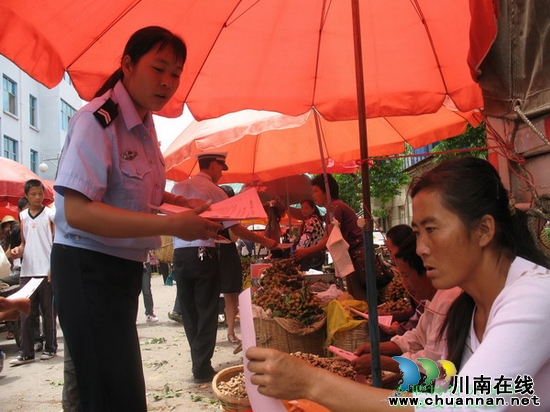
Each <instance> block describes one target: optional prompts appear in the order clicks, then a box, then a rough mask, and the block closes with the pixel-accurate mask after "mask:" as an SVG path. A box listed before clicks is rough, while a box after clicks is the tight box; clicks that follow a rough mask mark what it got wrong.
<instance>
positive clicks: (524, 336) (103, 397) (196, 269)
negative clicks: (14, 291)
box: [0, 26, 550, 412]
mask: <svg viewBox="0 0 550 412" xmlns="http://www.w3.org/2000/svg"><path fill="white" fill-rule="evenodd" d="M186 57H187V49H186V45H185V43H184V42H183V41H182V39H180V38H179V37H178V36H176V35H174V34H173V33H171V32H169V31H168V30H166V29H164V28H161V27H157V26H150V27H146V28H143V29H140V30H138V31H136V32H135V33H134V34H133V35H132V37H131V38H130V39H129V41H128V43H127V44H126V47H125V49H124V51H123V54H122V58H121V60H120V66H119V67H118V69H117V70H116V71H115V72H114V73H113V74H112V76H110V77H109V79H107V81H106V82H105V83H104V84H103V85H102V86H101V87H100V88H99V90H98V91H97V93H96V97H95V98H94V99H93V100H92V101H91V102H89V103H88V104H87V105H86V106H84V107H83V108H82V109H80V110H79V111H78V112H77V113H76V114H75V115H74V116H73V118H72V119H71V122H70V125H69V130H68V133H67V138H66V141H65V145H64V148H63V151H62V156H61V158H60V161H59V167H58V172H57V178H56V181H55V184H54V189H55V192H56V196H55V214H54V213H53V212H52V209H51V208H49V207H47V206H44V205H43V200H44V186H43V184H42V183H41V182H40V181H38V180H30V181H28V182H27V183H26V184H25V187H24V193H25V196H24V198H25V199H26V201H27V202H28V204H27V205H26V206H21V212H20V214H19V219H14V218H11V219H10V218H9V217H7V218H4V219H2V232H3V234H4V235H5V238H6V241H5V243H6V245H5V255H6V258H9V259H10V261H11V266H12V271H11V273H10V274H9V276H7V277H5V279H6V281H11V282H12V284H19V285H20V286H21V287H23V286H25V285H26V284H27V283H28V282H29V281H31V279H38V280H41V282H40V284H39V286H38V287H37V289H36V291H35V292H34V293H33V294H32V295H31V297H30V299H29V300H15V301H8V300H5V299H0V312H2V316H3V319H6V320H9V319H16V318H17V317H19V318H20V320H21V327H22V333H21V347H20V353H19V355H18V356H17V357H16V358H15V359H12V360H10V364H11V365H14V366H17V365H22V364H25V363H31V362H33V361H34V360H35V359H36V353H35V352H37V351H41V354H40V359H41V360H49V359H51V358H53V357H54V356H56V351H57V336H56V326H57V325H56V318H58V319H59V323H60V326H61V328H62V331H63V336H64V339H65V353H66V356H65V362H64V368H65V375H64V376H65V381H66V382H65V386H66V387H65V388H64V392H63V406H64V410H67V411H69V410H81V411H136V412H139V411H146V410H147V402H146V392H145V382H144V377H143V369H142V362H141V353H140V347H139V338H138V334H137V329H136V317H137V312H138V303H139V295H140V294H141V293H142V294H143V299H144V306H145V316H146V320H147V321H148V322H157V321H158V318H157V316H156V315H155V314H154V311H153V307H154V305H153V297H152V294H151V284H150V278H151V262H150V254H149V253H150V251H152V250H155V249H157V248H158V247H159V246H160V239H159V236H160V235H168V236H172V237H173V238H174V239H175V240H174V257H173V276H174V279H175V282H176V290H177V292H176V296H175V305H174V310H173V312H172V314H174V316H176V314H177V315H179V317H177V320H178V321H181V323H182V324H183V328H184V330H185V336H186V339H187V342H188V344H189V347H190V351H191V372H192V375H193V378H194V382H196V383H206V382H210V381H211V380H212V378H213V377H214V375H215V374H216V373H217V371H216V370H215V369H214V367H213V365H212V357H213V355H214V350H215V345H216V335H217V329H218V315H219V314H220V311H219V302H220V294H223V298H224V307H225V321H226V322H227V340H228V341H229V342H231V343H233V344H239V343H240V339H239V337H238V336H237V335H236V333H235V319H236V317H237V314H238V294H239V293H240V292H241V290H242V267H241V260H240V257H239V250H238V249H237V246H236V241H237V239H241V240H242V242H244V241H248V242H254V243H257V244H261V245H263V246H264V247H265V248H266V249H268V250H272V251H275V250H277V246H278V244H279V241H278V240H275V239H272V238H270V237H269V236H264V235H260V234H258V233H256V232H253V231H250V230H248V229H247V228H245V227H244V226H242V225H241V224H240V222H239V221H236V220H232V221H223V222H213V221H209V220H207V219H204V218H202V217H201V216H200V214H201V213H202V212H203V211H205V210H207V209H208V207H209V206H210V205H211V204H212V203H216V202H220V201H223V200H225V199H227V198H228V196H231V195H232V193H231V191H230V190H229V189H228V188H224V187H220V186H219V185H218V182H219V180H220V178H221V176H222V174H223V172H224V171H225V170H228V167H229V165H228V164H227V162H226V161H227V153H220V152H205V153H201V154H199V155H198V156H197V160H198V164H199V169H200V171H199V173H198V174H197V175H195V176H193V177H191V178H190V179H188V180H185V181H182V182H179V183H177V184H176V185H175V186H174V187H173V189H172V191H171V192H166V191H165V190H164V187H165V183H166V180H165V170H164V163H163V159H162V154H161V152H160V149H159V144H158V140H157V135H156V131H155V127H154V123H153V119H152V113H153V112H155V111H159V110H160V109H162V108H163V107H164V106H165V104H166V103H167V102H168V101H169V99H170V98H171V97H172V95H173V94H174V93H175V91H176V89H177V87H178V85H179V82H180V77H181V73H182V71H183V68H184V64H185V61H186ZM410 196H411V198H412V206H413V220H412V225H411V226H410V227H409V226H405V225H399V226H398V227H395V228H392V230H390V231H388V235H387V241H386V245H387V248H388V250H389V252H390V256H391V259H392V261H393V262H394V264H395V265H396V267H397V270H398V272H399V274H400V278H401V280H402V282H403V285H404V286H405V288H406V290H407V293H408V294H409V298H410V300H411V302H413V309H412V310H411V312H410V313H408V315H407V317H406V319H403V320H402V321H401V322H396V323H395V324H393V325H392V326H391V327H387V328H385V329H384V332H385V333H386V334H387V335H388V336H387V338H388V339H387V340H386V341H385V342H382V344H381V345H380V349H381V350H380V352H381V355H382V366H383V368H384V369H387V370H393V371H395V372H399V364H398V362H396V360H395V359H393V357H394V356H402V357H406V358H408V359H410V360H412V361H419V359H420V360H421V359H424V358H428V359H432V360H434V361H438V360H441V359H447V360H449V361H451V362H453V363H454V365H456V368H457V370H458V376H460V377H466V378H467V377H475V376H485V377H487V378H488V379H489V380H490V381H491V382H492V383H495V382H496V381H497V379H499V377H500V378H502V377H511V378H515V377H517V376H526V375H528V376H530V377H531V378H532V380H533V383H534V385H535V386H534V388H535V390H536V396H537V400H538V401H539V402H540V405H542V407H543V410H546V409H548V408H550V395H549V394H548V393H547V391H545V390H544V389H545V388H548V387H550V349H547V346H548V345H546V346H545V345H544V344H543V345H537V346H536V350H526V348H533V345H534V343H537V342H538V343H540V342H547V341H548V340H549V338H550V331H549V330H548V328H545V327H544V324H545V321H546V315H547V314H548V313H550V300H549V299H548V295H549V294H550V271H549V269H548V267H550V264H549V261H548V257H547V256H545V255H544V253H542V252H541V250H540V249H539V248H538V247H537V245H536V244H535V242H534V240H533V238H532V237H531V236H530V235H529V233H528V230H527V226H526V223H525V216H524V214H523V213H522V212H521V211H519V210H515V209H511V208H510V207H509V196H508V192H507V191H506V189H505V188H504V186H503V184H502V182H501V180H500V177H499V175H498V173H497V171H496V170H495V169H494V168H493V167H492V166H491V165H490V164H489V163H488V162H487V161H484V160H480V159H475V158H462V159H457V160H452V161H448V162H445V163H442V164H440V165H438V166H436V167H435V168H433V169H432V170H430V171H428V172H426V173H425V174H423V175H422V176H420V177H419V178H417V179H416V180H415V181H414V182H413V183H412V185H411V188H410ZM162 203H171V204H174V205H178V206H184V207H187V208H190V209H191V210H187V211H184V212H180V213H176V214H173V215H161V214H157V213H156V210H155V206H156V207H158V206H160V205H161V204H162ZM319 207H323V208H325V209H326V211H327V213H326V214H325V215H324V216H322V215H321V214H320V211H319ZM301 212H302V215H303V223H302V225H301V226H300V228H299V231H298V234H297V237H296V239H295V242H294V244H293V247H292V254H291V258H292V259H294V260H296V261H297V262H299V263H300V267H301V269H302V270H308V269H316V270H321V269H322V267H323V265H324V263H325V259H326V246H327V241H328V238H329V236H330V234H331V232H332V230H333V228H334V227H335V226H334V225H336V224H337V225H338V226H339V229H340V231H341V233H342V236H343V238H344V240H345V241H346V242H347V243H348V244H349V256H350V258H351V261H352V264H353V271H352V272H351V273H350V274H348V275H347V277H346V285H347V290H348V292H349V293H350V294H351V295H352V297H353V298H354V299H357V300H366V292H367V291H366V282H365V276H364V273H365V258H366V257H365V255H364V253H365V251H364V242H363V235H364V233H363V230H362V228H360V227H359V226H358V224H357V215H356V213H355V211H354V210H353V209H352V208H351V207H349V206H348V205H347V204H346V203H344V202H343V201H342V200H341V199H340V198H339V188H338V184H337V182H336V180H335V179H334V178H333V177H332V176H331V175H318V176H316V177H315V178H313V179H312V199H304V200H303V201H302V202H301ZM18 220H19V221H18ZM220 234H221V236H220ZM16 279H17V280H16ZM380 288H382V286H380ZM14 311H15V312H14ZM113 313H116V314H117V315H116V316H112V314H113ZM39 319H41V321H40V320H39ZM39 325H42V326H41V328H40V326H39ZM37 333H38V335H39V336H43V344H42V345H43V346H41V347H38V346H36V335H37ZM104 336H109V339H104V338H103V337H104ZM41 339H42V338H41ZM113 348H123V351H124V356H121V354H120V351H119V350H113ZM370 351H371V347H370V344H369V343H368V342H365V344H364V345H361V346H360V347H359V348H357V350H356V351H355V354H356V355H357V359H355V360H354V361H352V365H353V367H354V368H355V370H356V371H357V372H358V373H359V374H362V375H368V374H370V372H371V363H372V362H371V353H370ZM245 356H246V357H247V358H248V369H249V371H250V372H251V373H252V377H251V381H252V383H253V384H255V385H257V386H258V391H259V392H260V393H261V394H264V395H267V396H270V397H274V398H278V399H299V398H305V399H310V400H312V401H314V402H317V403H319V404H321V405H323V406H325V407H326V408H328V409H330V410H334V411H359V410H360V411H370V410H372V411H383V410H390V408H392V406H390V405H389V403H388V402H387V401H386V400H387V398H388V397H391V396H393V394H394V392H392V391H389V390H384V389H380V388H375V387H372V386H368V385H364V384H361V383H358V382H353V381H350V380H348V379H344V378H341V377H338V376H337V375H335V374H332V373H330V372H327V371H323V370H320V369H316V368H314V367H312V366H311V365H309V364H307V363H306V362H304V361H302V360H299V359H297V358H296V357H293V356H291V355H289V354H285V353H282V352H280V351H277V350H274V349H267V348H261V347H251V348H249V349H248V350H247V351H246V353H245ZM541 388H542V390H541ZM467 395H468V394H465V393H464V394H460V393H459V394H456V393H455V394H449V393H447V392H444V393H442V395H441V396H443V397H451V396H454V397H458V398H461V397H466V396H467ZM422 396H426V397H427V396H430V394H429V393H428V394H422ZM503 396H504V397H509V394H504V395H503ZM530 399H531V398H530ZM417 409H418V408H417ZM447 409H449V410H450V409H452V408H450V407H449V408H447ZM496 409H497V410H505V409H506V407H501V408H500V409H499V407H497V408H496Z"/></svg>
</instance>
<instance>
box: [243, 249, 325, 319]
mask: <svg viewBox="0 0 550 412" xmlns="http://www.w3.org/2000/svg"><path fill="white" fill-rule="evenodd" d="M260 286H261V287H260V288H259V289H258V290H256V291H255V292H254V295H253V297H252V303H253V304H255V305H257V306H260V307H261V308H262V309H264V310H265V311H266V312H270V313H271V316H272V317H274V318H275V317H281V318H286V319H296V320H299V321H300V322H302V323H303V324H304V325H310V324H311V323H313V322H314V320H315V318H316V317H317V316H318V315H320V314H323V313H324V312H323V309H322V307H321V305H322V302H321V300H320V299H319V298H317V296H316V295H315V294H314V293H312V292H310V291H309V290H308V285H307V283H306V282H305V281H304V277H303V275H302V274H301V272H300V267H299V266H298V265H296V263H295V262H294V261H293V260H292V259H281V260H279V261H276V262H274V263H273V265H272V266H270V267H269V268H267V269H266V270H265V271H264V273H263V277H262V278H261V280H260Z"/></svg>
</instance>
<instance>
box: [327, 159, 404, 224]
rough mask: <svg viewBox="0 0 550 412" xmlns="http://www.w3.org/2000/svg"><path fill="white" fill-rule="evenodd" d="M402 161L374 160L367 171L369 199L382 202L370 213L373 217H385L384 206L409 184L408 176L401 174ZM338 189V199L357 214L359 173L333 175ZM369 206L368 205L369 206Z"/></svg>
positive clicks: (358, 206)
mask: <svg viewBox="0 0 550 412" xmlns="http://www.w3.org/2000/svg"><path fill="white" fill-rule="evenodd" d="M403 167H404V166H403V159H399V158H392V159H383V160H375V161H373V163H372V166H371V167H370V169H369V173H370V175H369V176H370V193H371V197H372V198H375V199H378V200H380V201H381V202H382V206H380V207H379V208H377V209H375V210H373V211H372V213H373V215H374V216H377V217H386V216H387V215H388V211H387V209H386V204H387V203H388V202H391V200H392V199H393V198H394V197H395V196H397V195H398V194H399V193H400V190H401V188H402V187H403V186H404V185H406V184H407V183H408V182H409V176H408V175H407V174H406V173H403ZM334 178H335V179H336V181H337V182H338V186H339V189H340V199H341V200H342V201H343V202H345V203H347V204H348V205H349V206H350V207H351V208H352V209H353V210H355V211H356V212H358V211H359V210H361V209H362V198H363V192H362V180H361V173H360V172H356V173H353V174H344V175H335V176H334ZM369 206H370V205H369Z"/></svg>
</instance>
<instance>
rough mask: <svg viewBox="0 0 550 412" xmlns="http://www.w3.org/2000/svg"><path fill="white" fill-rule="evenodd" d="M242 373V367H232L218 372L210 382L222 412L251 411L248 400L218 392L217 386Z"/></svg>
mask: <svg viewBox="0 0 550 412" xmlns="http://www.w3.org/2000/svg"><path fill="white" fill-rule="evenodd" d="M243 371H244V366H243V365H239V366H232V367H230V368H225V369H222V370H221V371H219V372H218V373H217V374H216V376H214V379H213V380H212V391H213V392H214V394H215V395H216V397H217V398H218V400H219V401H220V403H221V405H222V407H223V410H224V411H235V412H245V411H252V408H251V406H250V400H249V399H248V398H244V399H238V398H233V397H231V396H228V395H225V394H223V393H221V392H220V390H219V389H218V386H219V384H220V383H222V382H227V381H229V380H230V379H231V378H233V377H234V376H237V375H238V374H239V373H241V372H243Z"/></svg>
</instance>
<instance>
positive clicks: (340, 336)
mask: <svg viewBox="0 0 550 412" xmlns="http://www.w3.org/2000/svg"><path fill="white" fill-rule="evenodd" d="M368 342H369V329H368V324H367V321H364V322H361V323H360V324H359V325H357V326H356V327H355V328H353V329H350V330H346V331H341V332H336V333H335V334H334V337H333V339H332V343H331V344H332V345H334V346H336V347H337V348H341V349H344V350H347V351H348V352H354V351H355V349H357V348H358V347H359V346H361V345H363V344H365V343H368Z"/></svg>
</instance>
